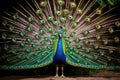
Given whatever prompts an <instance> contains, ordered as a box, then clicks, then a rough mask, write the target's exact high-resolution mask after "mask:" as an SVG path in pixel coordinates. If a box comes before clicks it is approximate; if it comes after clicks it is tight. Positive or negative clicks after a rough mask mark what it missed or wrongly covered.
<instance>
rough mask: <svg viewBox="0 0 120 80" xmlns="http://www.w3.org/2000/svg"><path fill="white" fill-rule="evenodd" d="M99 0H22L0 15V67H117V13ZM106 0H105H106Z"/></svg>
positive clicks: (119, 41) (119, 57)
mask: <svg viewBox="0 0 120 80" xmlns="http://www.w3.org/2000/svg"><path fill="white" fill-rule="evenodd" d="M98 1H100V0H40V1H38V0H31V2H29V1H27V0H25V2H26V3H25V4H24V5H22V4H19V3H18V5H19V7H14V11H10V12H9V11H7V12H5V15H3V16H1V19H2V22H1V25H2V26H1V27H0V33H2V34H1V37H0V69H4V70H13V69H14V70H18V69H31V68H41V67H44V66H47V65H49V64H51V63H54V64H55V65H56V76H58V69H59V66H60V67H61V70H62V76H64V65H65V64H69V65H72V66H75V67H84V68H90V69H119V68H120V39H119V38H120V36H119V35H118V33H120V17H119V15H118V14H117V13H116V14H113V13H112V11H113V10H114V8H106V5H104V6H101V5H99V2H98ZM109 1H110V0H109Z"/></svg>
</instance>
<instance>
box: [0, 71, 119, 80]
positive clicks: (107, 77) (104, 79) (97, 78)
mask: <svg viewBox="0 0 120 80" xmlns="http://www.w3.org/2000/svg"><path fill="white" fill-rule="evenodd" d="M0 80H120V72H112V71H105V72H101V73H97V74H95V75H92V76H86V77H82V76H80V77H73V76H65V77H64V78H62V77H57V78H56V77H54V76H40V75H37V76H4V77H1V78H0Z"/></svg>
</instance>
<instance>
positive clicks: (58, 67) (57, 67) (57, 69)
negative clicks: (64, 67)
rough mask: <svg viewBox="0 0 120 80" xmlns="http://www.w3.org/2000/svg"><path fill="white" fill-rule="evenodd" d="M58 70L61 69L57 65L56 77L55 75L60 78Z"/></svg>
mask: <svg viewBox="0 0 120 80" xmlns="http://www.w3.org/2000/svg"><path fill="white" fill-rule="evenodd" d="M58 69H59V67H58V65H56V75H55V77H58Z"/></svg>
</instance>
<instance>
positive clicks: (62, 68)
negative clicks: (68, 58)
mask: <svg viewBox="0 0 120 80" xmlns="http://www.w3.org/2000/svg"><path fill="white" fill-rule="evenodd" d="M61 70H62V75H61V77H64V65H62V67H61Z"/></svg>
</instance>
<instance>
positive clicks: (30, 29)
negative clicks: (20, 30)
mask: <svg viewBox="0 0 120 80" xmlns="http://www.w3.org/2000/svg"><path fill="white" fill-rule="evenodd" d="M26 30H27V31H33V30H34V29H33V27H32V26H28V27H27V28H26Z"/></svg>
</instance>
